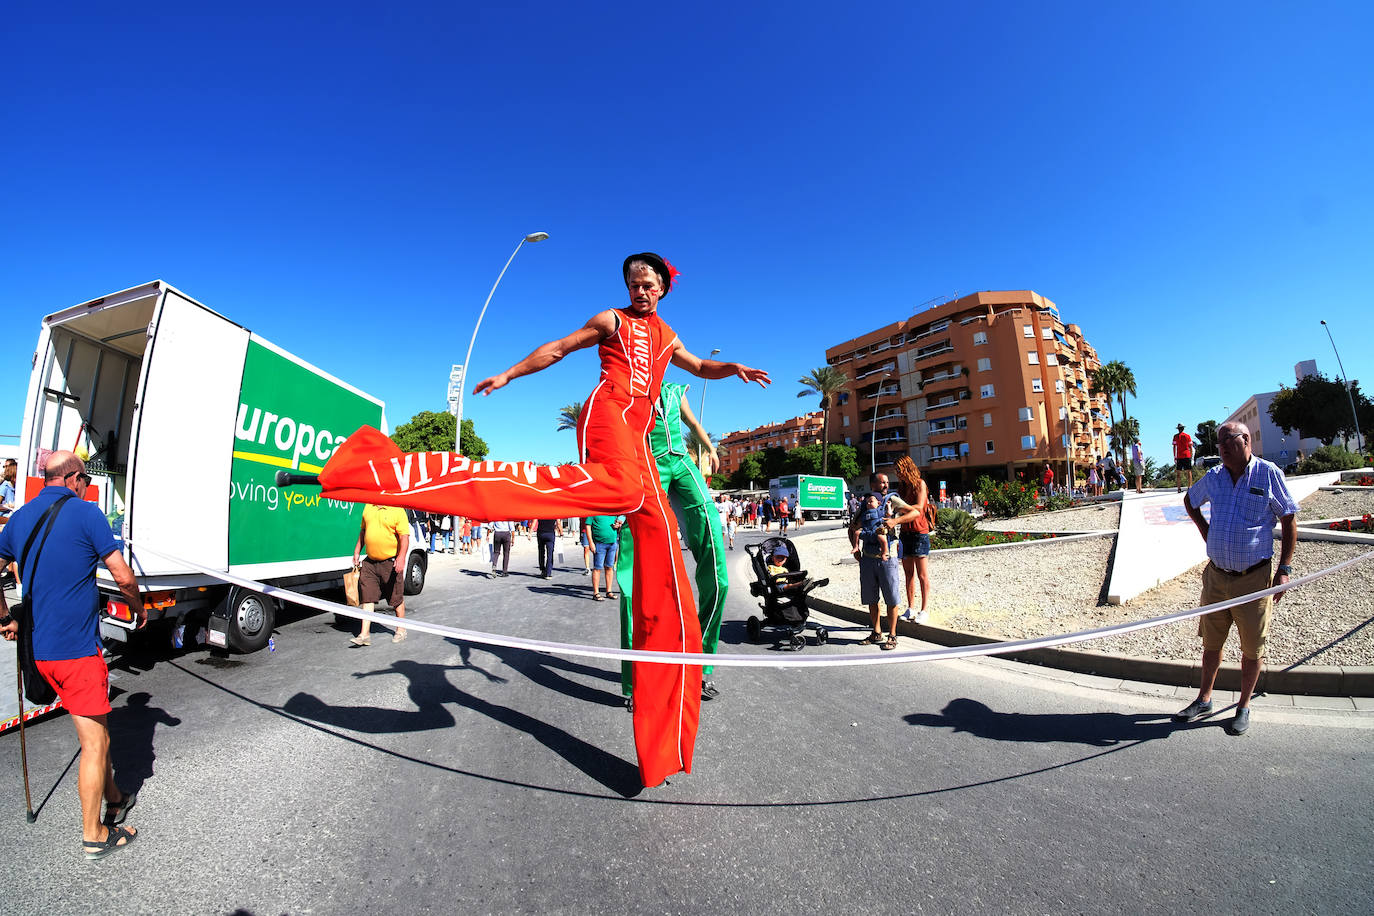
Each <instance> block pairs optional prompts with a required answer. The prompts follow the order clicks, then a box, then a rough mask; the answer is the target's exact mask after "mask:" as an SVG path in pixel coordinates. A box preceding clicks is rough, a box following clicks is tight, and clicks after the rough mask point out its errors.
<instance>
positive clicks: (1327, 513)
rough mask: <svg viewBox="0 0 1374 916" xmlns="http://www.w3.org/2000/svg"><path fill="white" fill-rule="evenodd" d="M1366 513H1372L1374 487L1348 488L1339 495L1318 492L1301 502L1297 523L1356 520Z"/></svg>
mask: <svg viewBox="0 0 1374 916" xmlns="http://www.w3.org/2000/svg"><path fill="white" fill-rule="evenodd" d="M1366 512H1371V513H1374V487H1348V488H1346V489H1344V490H1341V492H1339V493H1337V492H1336V491H1334V490H1318V491H1317V492H1315V493H1313V494H1312V495H1311V496H1309V497H1307V498H1306V499H1304V500H1303V501H1302V508H1301V509H1300V510H1299V511H1298V521H1299V522H1310V521H1316V520H1317V519H1321V518H1358V517H1359V516H1361V515H1364V514H1365V513H1366Z"/></svg>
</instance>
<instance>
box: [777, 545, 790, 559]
mask: <svg viewBox="0 0 1374 916" xmlns="http://www.w3.org/2000/svg"><path fill="white" fill-rule="evenodd" d="M773 556H775V557H790V556H792V551H790V550H788V549H787V545H786V544H775V545H774V546H773Z"/></svg>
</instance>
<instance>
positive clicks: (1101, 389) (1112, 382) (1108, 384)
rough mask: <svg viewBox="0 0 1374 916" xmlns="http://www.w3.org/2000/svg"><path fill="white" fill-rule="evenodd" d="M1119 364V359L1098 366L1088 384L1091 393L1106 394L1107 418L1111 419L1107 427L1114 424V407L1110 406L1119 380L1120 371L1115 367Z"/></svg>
mask: <svg viewBox="0 0 1374 916" xmlns="http://www.w3.org/2000/svg"><path fill="white" fill-rule="evenodd" d="M1120 365H1121V363H1120V362H1119V361H1112V362H1110V363H1104V364H1102V365H1101V366H1099V367H1098V369H1097V371H1096V372H1094V373H1093V377H1092V382H1091V383H1090V386H1089V387H1090V389H1091V391H1092V393H1093V394H1095V395H1098V394H1101V395H1105V396H1106V399H1107V418H1108V419H1109V420H1110V421H1111V425H1110V426H1109V427H1108V429H1110V428H1111V427H1114V426H1116V408H1115V407H1114V406H1112V398H1113V397H1115V396H1116V389H1117V386H1118V385H1119V384H1120V381H1121V373H1120V372H1118V371H1117V367H1118V366H1120Z"/></svg>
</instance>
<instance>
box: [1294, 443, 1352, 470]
mask: <svg viewBox="0 0 1374 916" xmlns="http://www.w3.org/2000/svg"><path fill="white" fill-rule="evenodd" d="M1362 467H1364V459H1363V458H1361V457H1360V456H1359V455H1356V454H1355V453H1354V452H1348V451H1346V450H1345V449H1343V448H1341V447H1340V446H1339V445H1323V446H1322V447H1321V448H1319V449H1317V450H1316V451H1315V452H1313V453H1312V454H1311V455H1309V456H1308V457H1306V458H1304V459H1303V460H1302V462H1301V463H1300V464H1299V465H1298V473H1299V474H1322V473H1325V472H1327V471H1348V470H1351V469H1352V468H1362Z"/></svg>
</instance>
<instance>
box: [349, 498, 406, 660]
mask: <svg viewBox="0 0 1374 916" xmlns="http://www.w3.org/2000/svg"><path fill="white" fill-rule="evenodd" d="M364 551H366V555H365V556H364V555H363V552H364ZM409 556H410V519H408V518H406V510H404V509H401V508H398V507H396V506H375V505H372V504H371V503H369V504H368V505H367V507H366V508H364V509H363V524H362V527H361V528H359V529H358V543H357V544H355V545H354V546H353V565H354V566H358V567H360V571H361V575H359V576H358V603H359V604H361V605H362V609H363V610H364V611H371V610H372V608H373V607H374V606H375V605H376V604H377V602H379V601H381V600H382V599H383V598H385V599H386V602H387V604H389V605H391V606H392V607H393V608H394V609H395V610H396V617H397V619H399V620H404V619H405V616H406V599H405V582H406V558H407V557H409ZM360 559H361V562H359V561H360ZM371 629H372V622H371V621H370V620H364V621H363V628H362V632H360V633H359V634H358V635H357V636H355V637H353V638H352V639H351V640H349V642H351V643H353V645H355V646H370V645H372V635H371ZM405 638H406V631H405V630H404V629H403V628H402V627H397V628H396V634H395V635H394V636H392V637H391V641H392V642H400V641H401V640H403V639H405Z"/></svg>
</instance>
